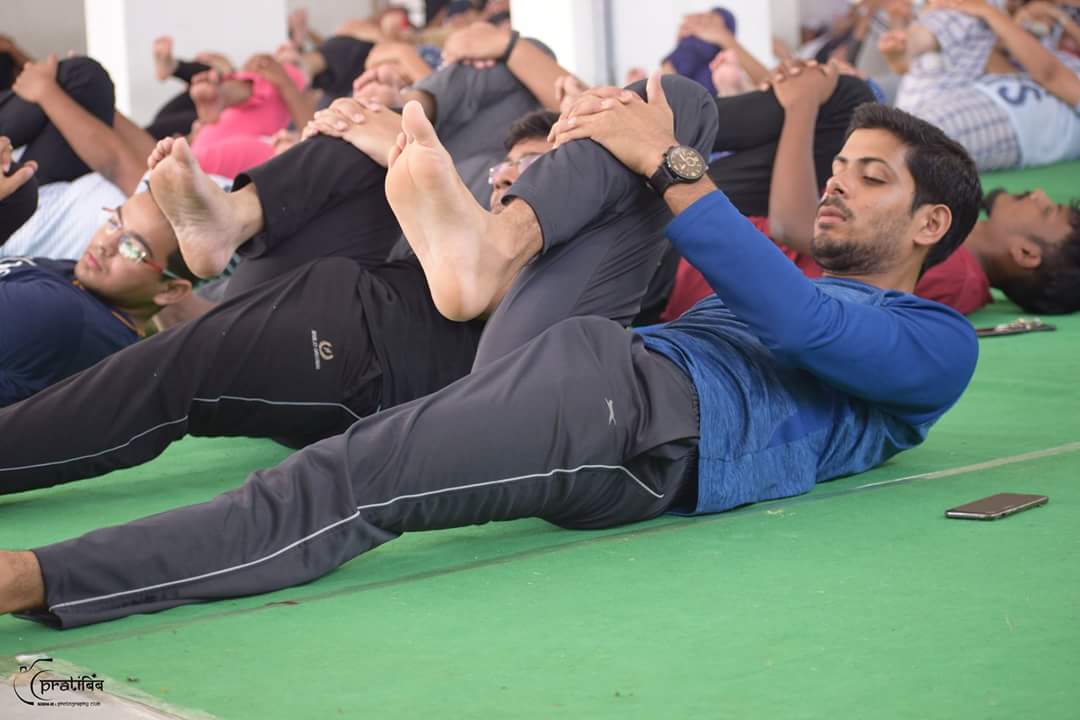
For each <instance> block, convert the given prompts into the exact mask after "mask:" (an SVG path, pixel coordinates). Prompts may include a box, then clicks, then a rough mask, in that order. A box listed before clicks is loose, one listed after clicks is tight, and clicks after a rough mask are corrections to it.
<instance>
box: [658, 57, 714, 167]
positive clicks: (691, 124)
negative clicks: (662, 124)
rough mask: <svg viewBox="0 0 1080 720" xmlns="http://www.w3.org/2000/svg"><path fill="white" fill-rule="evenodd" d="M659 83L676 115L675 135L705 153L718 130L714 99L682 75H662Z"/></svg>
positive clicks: (709, 148) (685, 143)
mask: <svg viewBox="0 0 1080 720" xmlns="http://www.w3.org/2000/svg"><path fill="white" fill-rule="evenodd" d="M660 82H661V84H662V86H663V88H664V96H665V97H666V98H667V101H668V105H670V106H671V112H672V114H673V115H674V116H675V137H676V138H678V140H679V142H681V143H683V144H684V145H689V146H691V147H693V148H694V149H696V150H697V151H698V152H700V153H702V154H703V155H708V154H709V152H710V151H711V150H712V146H713V142H714V141H715V140H716V133H717V132H718V131H719V130H720V118H719V115H718V113H717V111H716V99H715V98H714V97H713V96H712V95H710V94H709V91H708V90H706V89H705V87H704V86H703V85H701V83H698V82H695V81H693V80H691V79H690V78H685V77H683V76H681V75H665V76H663V77H662V78H661V80H660Z"/></svg>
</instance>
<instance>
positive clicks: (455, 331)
mask: <svg viewBox="0 0 1080 720" xmlns="http://www.w3.org/2000/svg"><path fill="white" fill-rule="evenodd" d="M357 293H358V294H359V296H360V300H361V301H362V302H363V305H364V314H365V316H366V317H367V325H368V332H369V334H370V336H371V343H372V347H373V348H374V350H375V354H376V355H377V356H378V358H379V363H380V365H382V370H383V401H382V406H383V407H392V406H394V405H400V404H401V403H404V402H408V401H410V400H415V399H416V398H418V397H423V396H425V395H430V394H431V393H433V392H435V391H436V390H440V389H442V388H444V387H446V386H447V385H449V384H450V383H452V382H454V381H455V380H458V379H459V378H462V377H464V376H465V375H467V374H468V373H469V371H470V370H471V369H472V364H473V358H474V357H475V356H476V347H477V345H478V344H479V342H480V333H481V332H482V331H483V329H484V321H483V320H473V321H470V322H453V321H451V320H447V319H446V318H444V317H443V316H442V315H440V314H439V311H438V310H436V309H435V303H434V302H433V301H432V299H431V292H430V291H429V290H428V284H427V279H426V278H425V277H424V271H423V270H422V269H421V268H420V262H419V261H418V260H416V258H410V259H407V260H400V261H397V262H391V263H385V264H383V265H379V266H378V267H375V268H372V269H371V270H370V271H369V272H366V273H362V274H361V275H360V281H359V286H358V288H357Z"/></svg>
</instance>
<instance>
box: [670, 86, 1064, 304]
mask: <svg viewBox="0 0 1080 720" xmlns="http://www.w3.org/2000/svg"><path fill="white" fill-rule="evenodd" d="M837 74H838V69H837V68H835V67H831V66H815V65H807V64H789V65H787V66H785V67H783V68H781V69H780V70H778V71H777V73H776V75H775V76H774V81H773V87H772V91H773V92H774V93H775V95H776V99H777V101H778V102H779V103H780V105H781V106H783V108H784V113H785V114H784V123H783V129H782V130H781V134H780V139H779V142H778V143H777V147H776V155H775V160H774V164H773V172H772V181H771V187H770V191H769V215H768V217H767V218H751V219H752V220H754V221H755V224H757V225H758V227H759V229H761V230H762V232H764V233H765V234H767V235H769V236H770V237H772V238H773V239H774V240H775V241H776V242H777V244H778V245H780V247H781V249H782V250H784V252H785V254H786V255H787V256H788V257H789V258H790V259H791V260H792V261H793V262H795V263H796V264H797V265H798V266H799V267H800V268H801V269H802V270H803V272H804V273H806V274H807V275H809V276H810V277H817V276H818V275H820V274H821V268H820V267H818V266H817V264H816V263H815V262H814V261H813V260H812V259H811V255H812V245H813V233H814V223H815V220H814V218H815V216H816V214H817V210H818V206H819V202H820V201H819V199H818V191H817V188H818V186H819V185H818V180H817V177H816V175H815V170H814V161H813V151H814V139H815V135H814V126H815V122H816V120H817V114H818V109H819V108H820V107H821V106H822V105H823V104H824V103H825V101H826V100H827V99H828V98H829V97H830V96H831V95H832V93H833V92H834V91H835V89H836V83H837ZM853 111H854V109H852V112H853ZM875 180H876V178H875V177H874V173H873V172H872V170H870V169H868V170H867V172H866V173H865V174H864V178H863V182H866V183H868V184H872V183H874V182H875ZM833 202H834V204H835V202H841V203H842V200H839V201H833ZM984 208H985V210H986V212H987V218H986V219H984V220H982V221H980V222H978V223H977V224H976V225H975V228H974V229H973V230H972V232H971V234H970V235H969V236H968V238H967V240H966V241H965V242H964V244H963V245H961V246H960V247H959V248H958V249H957V250H956V251H955V252H954V253H953V254H952V256H950V257H949V258H948V259H947V260H946V261H944V262H942V263H940V264H938V265H936V266H934V267H933V268H931V269H930V270H928V271H927V272H926V273H925V274H924V275H923V276H922V278H921V279H920V281H919V284H918V286H917V287H916V289H915V294H917V295H919V296H920V297H924V298H927V299H930V300H935V301H937V302H940V303H942V304H944V305H948V306H950V307H952V308H954V309H956V310H958V311H959V312H962V313H964V314H968V313H971V312H974V311H975V310H978V309H979V308H981V307H982V306H984V305H986V304H987V303H989V302H990V301H991V296H990V288H991V287H996V288H998V289H1000V290H1002V291H1003V292H1004V293H1005V294H1006V295H1007V296H1008V297H1009V299H1011V300H1012V301H1013V302H1015V303H1016V304H1017V305H1019V306H1020V307H1021V308H1022V309H1023V310H1025V311H1026V312H1032V313H1039V314H1046V315H1050V314H1061V313H1070V312H1075V311H1077V310H1080V205H1078V204H1075V203H1074V204H1072V205H1065V204H1055V203H1054V202H1052V201H1051V200H1050V198H1048V197H1047V195H1046V193H1044V192H1042V191H1041V190H1035V191H1033V192H1026V193H1021V194H1017V195H1009V194H1007V193H1005V192H1004V191H1002V190H994V191H992V192H991V193H990V194H989V195H988V196H987V197H986V200H985V201H984ZM839 209H840V210H841V211H843V210H844V208H842V207H840V208H839ZM711 292H712V291H711V289H709V287H708V285H707V284H706V283H705V281H704V279H703V278H702V277H701V276H700V274H698V273H697V271H696V270H694V269H693V268H692V267H690V266H688V265H687V264H686V263H685V262H683V263H682V264H681V265H680V267H679V269H678V273H677V276H676V282H675V289H674V290H673V292H672V294H671V300H670V301H669V303H668V306H667V308H665V310H664V313H663V314H662V315H661V317H662V318H663V319H665V320H669V319H672V318H674V317H678V316H679V315H680V314H682V312H684V311H685V310H686V309H688V308H689V307H690V306H691V305H693V304H694V303H696V302H697V301H698V300H700V299H701V298H703V297H705V296H706V295H709V294H711Z"/></svg>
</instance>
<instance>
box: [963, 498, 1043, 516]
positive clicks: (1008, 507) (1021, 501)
mask: <svg viewBox="0 0 1080 720" xmlns="http://www.w3.org/2000/svg"><path fill="white" fill-rule="evenodd" d="M1049 500H1050V498H1048V497H1046V496H1045V495H1022V494H1019V493H998V494H997V495H991V496H990V497H984V498H983V499H982V500H976V501H975V502H969V503H968V504H966V505H957V506H956V507H954V508H949V509H948V510H946V511H945V517H948V518H960V519H962V520H997V519H998V518H1003V517H1005V516H1007V515H1013V514H1015V513H1018V512H1020V511H1022V510H1027V509H1028V508H1033V507H1038V506H1039V505H1045V504H1046V503H1047V502H1048V501H1049Z"/></svg>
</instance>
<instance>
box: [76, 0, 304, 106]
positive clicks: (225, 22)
mask: <svg viewBox="0 0 1080 720" xmlns="http://www.w3.org/2000/svg"><path fill="white" fill-rule="evenodd" d="M85 9H86V46H87V54H88V55H90V56H91V57H94V58H96V59H97V60H98V61H99V62H101V64H102V65H104V66H105V68H106V69H107V70H108V71H109V74H110V75H111V76H112V79H113V83H114V84H115V85H116V106H117V108H119V109H120V111H121V112H123V113H125V114H126V115H129V116H130V117H131V118H132V119H133V120H134V121H135V122H136V123H138V124H145V123H148V122H149V121H150V119H151V118H152V116H153V114H154V112H155V111H156V110H157V109H158V108H159V107H160V106H161V105H162V103H164V102H165V101H166V100H168V99H169V98H170V97H172V96H173V95H175V94H176V93H177V92H179V91H180V90H182V89H183V85H182V83H180V81H178V80H175V79H174V80H168V81H166V82H164V83H159V82H158V81H157V80H156V79H155V77H154V63H153V57H152V55H151V45H152V43H153V41H154V38H156V37H158V36H159V35H172V37H173V40H174V41H175V42H174V46H173V47H174V54H175V55H176V57H178V58H183V59H190V58H191V57H192V56H194V55H195V53H197V52H199V51H201V50H214V51H217V52H222V53H225V54H226V55H228V56H229V57H230V58H231V59H232V61H233V62H234V63H235V64H237V65H240V64H242V63H243V62H244V61H245V60H246V59H247V58H248V57H249V56H251V55H252V54H254V53H257V52H273V51H274V49H275V48H276V47H277V46H278V45H279V44H281V43H282V42H284V41H285V38H286V34H287V29H286V4H285V0H227V1H223V0H180V2H174V3H166V2H161V3H158V2H147V1H146V0H85Z"/></svg>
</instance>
